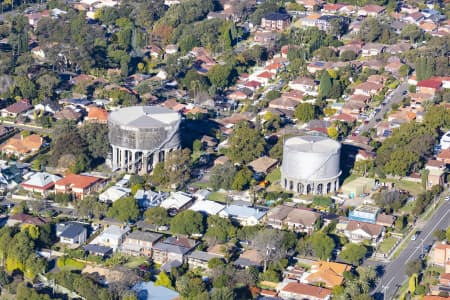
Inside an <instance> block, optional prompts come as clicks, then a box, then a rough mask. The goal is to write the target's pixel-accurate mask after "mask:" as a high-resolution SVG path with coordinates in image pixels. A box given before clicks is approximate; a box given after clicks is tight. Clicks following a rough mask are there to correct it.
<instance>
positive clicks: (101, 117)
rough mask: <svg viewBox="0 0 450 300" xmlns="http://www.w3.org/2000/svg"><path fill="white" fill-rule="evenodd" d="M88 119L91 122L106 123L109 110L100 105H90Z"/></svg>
mask: <svg viewBox="0 0 450 300" xmlns="http://www.w3.org/2000/svg"><path fill="white" fill-rule="evenodd" d="M86 121H88V122H89V123H99V124H106V123H108V112H107V111H106V110H105V109H103V108H101V107H98V106H89V107H88V114H87V116H86Z"/></svg>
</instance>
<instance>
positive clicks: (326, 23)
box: [317, 15, 349, 32]
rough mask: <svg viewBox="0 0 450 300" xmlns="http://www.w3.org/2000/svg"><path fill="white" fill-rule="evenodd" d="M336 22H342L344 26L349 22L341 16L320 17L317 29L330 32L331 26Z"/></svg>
mask: <svg viewBox="0 0 450 300" xmlns="http://www.w3.org/2000/svg"><path fill="white" fill-rule="evenodd" d="M336 20H340V21H342V23H344V24H348V23H349V20H348V18H346V17H342V16H333V15H322V16H320V18H318V19H317V27H318V28H319V29H320V30H323V31H325V32H330V31H331V29H332V28H333V24H334V22H335V21H336Z"/></svg>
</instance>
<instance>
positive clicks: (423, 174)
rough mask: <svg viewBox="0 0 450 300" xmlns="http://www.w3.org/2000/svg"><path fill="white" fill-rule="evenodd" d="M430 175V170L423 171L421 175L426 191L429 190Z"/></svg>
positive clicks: (423, 187)
mask: <svg viewBox="0 0 450 300" xmlns="http://www.w3.org/2000/svg"><path fill="white" fill-rule="evenodd" d="M429 174H430V170H428V169H423V170H422V172H421V173H420V177H421V178H420V179H421V183H422V189H423V190H424V191H426V190H427V186H428V175H429Z"/></svg>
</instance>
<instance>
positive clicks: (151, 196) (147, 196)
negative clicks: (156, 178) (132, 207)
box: [134, 190, 169, 209]
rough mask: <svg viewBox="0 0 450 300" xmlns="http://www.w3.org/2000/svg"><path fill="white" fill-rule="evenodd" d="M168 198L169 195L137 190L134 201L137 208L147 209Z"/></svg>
mask: <svg viewBox="0 0 450 300" xmlns="http://www.w3.org/2000/svg"><path fill="white" fill-rule="evenodd" d="M168 196H169V194H168V193H166V192H155V191H152V190H147V191H145V190H138V191H137V192H136V193H135V194H134V199H135V200H136V202H137V204H138V206H139V208H143V209H147V208H149V207H156V206H159V205H160V204H161V202H162V201H164V200H165V199H167V197H168Z"/></svg>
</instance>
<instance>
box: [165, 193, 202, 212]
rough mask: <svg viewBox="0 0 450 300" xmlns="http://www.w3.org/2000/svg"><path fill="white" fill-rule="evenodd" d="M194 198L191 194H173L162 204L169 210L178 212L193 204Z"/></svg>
mask: <svg viewBox="0 0 450 300" xmlns="http://www.w3.org/2000/svg"><path fill="white" fill-rule="evenodd" d="M193 200H194V197H192V195H191V194H188V193H184V192H175V193H171V194H170V196H169V198H167V199H165V200H163V201H162V202H161V204H160V206H161V207H164V208H165V209H167V210H175V211H177V212H179V211H181V210H183V209H185V208H186V207H187V206H188V205H189V204H191V203H192V201H193Z"/></svg>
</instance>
